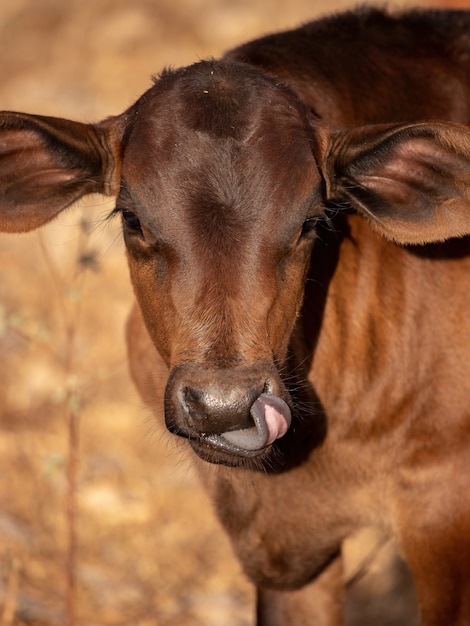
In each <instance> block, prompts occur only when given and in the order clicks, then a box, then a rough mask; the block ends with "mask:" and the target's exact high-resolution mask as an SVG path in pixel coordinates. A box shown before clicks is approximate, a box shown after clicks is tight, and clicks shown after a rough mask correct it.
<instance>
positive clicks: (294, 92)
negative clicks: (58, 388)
mask: <svg viewBox="0 0 470 626" xmlns="http://www.w3.org/2000/svg"><path fill="white" fill-rule="evenodd" d="M469 32H470V14H469V13H467V12H432V11H429V12H411V13H409V14H404V15H403V16H398V17H394V16H388V15H386V14H384V13H382V12H380V11H376V10H372V9H371V10H361V11H358V12H356V13H347V14H344V15H339V16H337V17H333V18H328V19H325V20H321V21H318V22H313V23H312V24H311V25H307V26H305V27H303V28H301V29H298V30H295V31H292V32H288V33H283V34H279V35H273V36H270V37H267V38H264V39H261V40H258V41H255V42H251V43H249V44H246V45H245V46H242V47H240V48H239V49H237V50H235V51H233V52H231V53H229V54H228V55H227V56H226V57H225V59H224V60H222V61H211V62H202V63H199V64H196V65H194V66H191V67H189V68H182V69H181V70H178V71H176V72H166V73H164V75H162V77H161V78H160V79H159V80H158V81H156V83H155V85H154V86H153V87H152V88H151V89H150V90H149V91H148V92H147V93H145V94H144V95H143V96H142V97H141V98H140V99H139V101H138V102H137V103H136V104H135V105H133V106H132V107H131V108H130V109H129V110H128V111H126V112H124V113H123V114H122V115H120V116H117V117H115V118H110V119H108V120H105V121H103V122H102V123H100V124H96V125H86V124H79V123H77V122H69V121H66V120H56V119H53V118H44V117H38V116H31V115H25V114H19V113H3V114H1V116H0V156H1V159H0V194H1V195H0V227H1V228H2V230H5V231H10V232H14V231H21V230H30V229H32V228H36V227H38V226H40V225H41V224H42V223H45V222H47V221H49V220H50V219H52V218H53V217H54V216H55V215H56V214H57V213H58V212H59V211H61V210H62V209H64V208H65V207H66V206H68V205H69V204H70V203H72V202H74V201H75V200H76V199H78V198H79V197H81V196H83V195H86V194H88V193H92V192H96V191H101V192H103V193H108V194H116V195H117V196H118V199H117V211H118V212H119V213H121V215H122V219H123V227H124V237H125V241H126V245H127V250H128V258H129V266H130V273H131V278H132V282H133V285H134V289H135V293H136V297H137V301H138V307H135V308H134V311H133V313H132V316H131V318H130V321H129V325H128V343H129V357H130V364H131V370H132V374H133V376H134V379H135V381H136V384H137V386H138V387H139V390H140V392H141V394H142V396H143V398H144V399H145V400H146V401H147V402H148V403H149V404H150V406H152V407H153V408H154V409H155V412H156V413H157V414H158V415H160V414H161V412H162V408H163V405H164V409H165V419H166V423H167V425H168V427H169V429H170V430H171V431H172V432H174V433H175V434H177V435H180V436H182V437H185V438H186V439H187V440H188V441H189V444H190V446H191V447H192V449H193V450H194V452H196V455H193V456H194V462H195V463H196V465H197V467H198V470H199V472H200V474H201V476H202V479H203V481H204V484H205V485H206V487H207V489H208V491H209V493H210V494H211V496H212V498H213V501H214V504H215V508H216V510H217V513H218V515H219V517H220V520H221V522H222V524H223V526H224V527H225V529H226V531H227V532H228V534H229V535H230V537H231V540H232V542H233V546H234V549H235V552H236V553H237V555H238V557H239V559H240V561H241V563H242V565H243V567H244V569H245V571H246V573H247V574H248V576H250V577H251V579H252V580H253V581H254V583H255V584H256V585H257V586H258V588H259V604H258V624H260V625H261V626H286V625H288V624H296V625H302V624H309V623H312V620H313V621H314V622H315V623H317V624H322V625H323V626H330V625H331V626H334V625H338V624H339V623H341V584H340V578H341V576H340V575H341V567H340V562H339V560H338V558H337V557H338V556H339V554H340V551H341V544H342V542H343V540H344V539H345V538H346V537H348V536H349V535H351V534H352V533H353V532H355V531H356V530H357V529H359V528H361V527H363V526H367V525H377V526H379V527H381V528H382V529H384V530H385V531H387V532H388V533H390V534H391V535H393V536H394V537H395V538H396V540H397V542H398V544H399V547H400V549H401V552H402V554H403V556H404V557H405V559H406V560H407V562H408V564H409V566H410V568H411V571H412V573H413V575H414V578H415V583H416V589H417V593H418V598H419V603H420V610H421V619H422V623H423V624H424V625H426V626H438V625H442V624H449V625H451V624H452V625H454V626H463V625H464V624H469V623H470V600H469V599H470V539H469V533H468V528H469V524H470V499H469V498H468V496H467V491H468V489H467V487H468V479H467V476H468V474H469V469H470V467H469V465H470V460H469V459H470V456H469V449H470V421H469V418H470V416H469V408H468V399H469V395H470V382H469V381H470V323H469V321H468V320H469V316H468V311H469V310H470V290H469V289H468V276H469V275H470V243H469V241H470V240H469V237H468V236H467V235H468V234H470V207H469V202H470V191H469V190H470V129H469V128H468V127H467V126H466V124H468V123H469V121H470V120H469V109H468V106H469V102H470V97H469V96H470V93H469V92H470V84H469V76H470V66H469V63H470V61H469V59H470V40H469V34H468V33H469ZM280 80H281V81H283V82H280ZM425 118H430V119H431V120H433V121H431V122H423V121H420V120H424V119H425ZM348 127H349V128H348ZM456 237H462V238H461V239H456ZM393 241H395V242H397V243H399V244H407V247H400V246H399V245H396V243H393ZM167 376H169V378H168V383H167V385H166V388H163V386H162V379H164V378H165V379H166V377H167ZM263 393H264V394H266V393H268V394H269V395H271V396H277V397H279V398H281V399H283V400H284V401H285V402H287V403H288V404H289V405H290V407H291V410H292V413H293V418H292V425H291V427H290V429H289V430H288V432H287V434H286V435H285V436H284V437H282V438H280V439H277V440H276V441H275V442H274V443H273V444H272V445H270V446H268V447H267V448H264V449H263V450H255V451H254V452H247V451H244V450H242V449H237V448H236V447H233V446H232V447H230V446H229V445H226V444H225V443H223V439H221V438H220V435H221V434H222V433H225V432H227V431H238V430H244V429H246V428H248V427H250V426H251V425H252V413H251V407H252V405H253V403H254V402H255V401H256V399H257V398H258V397H259V396H260V394H263ZM207 461H209V462H210V463H207ZM214 464H218V465H219V467H215V466H214Z"/></svg>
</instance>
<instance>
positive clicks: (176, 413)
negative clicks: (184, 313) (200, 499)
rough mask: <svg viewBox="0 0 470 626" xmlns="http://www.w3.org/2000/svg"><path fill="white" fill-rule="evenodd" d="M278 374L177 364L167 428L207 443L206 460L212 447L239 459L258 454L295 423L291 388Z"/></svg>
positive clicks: (168, 391)
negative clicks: (288, 391) (292, 419)
mask: <svg viewBox="0 0 470 626" xmlns="http://www.w3.org/2000/svg"><path fill="white" fill-rule="evenodd" d="M274 374H275V372H273V371H272V370H271V371H266V370H265V369H264V368H262V369H260V370H259V371H256V370H255V371H253V369H251V368H250V369H249V370H248V369H242V368H233V369H223V370H207V369H202V368H198V367H196V366H193V365H186V364H185V365H182V366H179V367H177V368H176V369H175V370H174V371H173V373H172V375H171V376H170V379H169V381H168V385H167V389H166V394H165V418H166V423H167V426H168V428H169V430H170V431H171V432H173V433H175V434H177V435H180V436H182V437H186V438H188V439H190V440H191V442H192V443H193V444H194V443H196V444H197V443H200V444H203V445H204V447H205V454H204V456H205V458H207V448H208V447H209V448H212V449H214V450H215V451H217V450H218V451H221V452H224V453H228V454H231V455H235V456H239V457H254V456H258V455H259V454H261V453H262V452H263V451H264V450H265V449H266V448H267V447H269V446H270V445H271V444H272V443H274V442H275V441H276V440H277V439H279V438H281V437H282V436H283V435H285V433H286V432H287V430H288V429H289V426H290V423H291V411H290V408H289V405H288V401H289V397H288V394H287V391H286V390H285V388H284V386H283V385H282V383H281V381H280V380H279V379H278V376H277V375H274ZM281 395H282V396H284V398H282V397H281ZM193 447H194V446H193ZM196 451H197V450H196Z"/></svg>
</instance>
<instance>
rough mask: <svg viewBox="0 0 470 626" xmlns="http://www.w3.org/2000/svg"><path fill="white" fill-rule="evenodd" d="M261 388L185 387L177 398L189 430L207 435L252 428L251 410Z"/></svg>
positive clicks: (261, 390)
mask: <svg viewBox="0 0 470 626" xmlns="http://www.w3.org/2000/svg"><path fill="white" fill-rule="evenodd" d="M263 389H264V386H263V387H261V386H256V387H250V388H249V389H246V388H243V389H240V388H233V387H232V388H230V389H227V388H223V387H222V388H221V387H218V386H217V385H210V386H206V387H205V388H204V389H198V388H195V387H193V386H186V385H184V386H183V387H182V389H181V391H180V393H179V394H178V396H179V401H180V403H181V405H182V408H183V410H184V412H185V413H186V414H187V417H188V423H189V425H190V427H191V429H194V431H196V432H197V433H200V434H205V435H209V434H220V433H223V432H226V431H230V430H238V429H243V428H250V427H251V426H253V419H252V417H251V414H250V410H251V407H252V406H253V404H254V402H255V401H256V399H257V398H258V397H259V396H260V395H261V394H262V393H263Z"/></svg>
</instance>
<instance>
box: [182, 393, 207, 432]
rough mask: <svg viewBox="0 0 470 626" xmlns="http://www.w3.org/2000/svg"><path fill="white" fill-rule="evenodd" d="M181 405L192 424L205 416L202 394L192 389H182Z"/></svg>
mask: <svg viewBox="0 0 470 626" xmlns="http://www.w3.org/2000/svg"><path fill="white" fill-rule="evenodd" d="M180 401H181V404H182V405H183V408H184V409H185V410H186V412H187V414H188V416H189V418H190V420H191V421H192V422H193V425H194V422H198V423H199V422H201V421H202V420H204V418H205V416H206V403H205V402H204V392H202V391H200V390H198V389H193V388H192V387H184V388H183V389H182V392H181V397H180Z"/></svg>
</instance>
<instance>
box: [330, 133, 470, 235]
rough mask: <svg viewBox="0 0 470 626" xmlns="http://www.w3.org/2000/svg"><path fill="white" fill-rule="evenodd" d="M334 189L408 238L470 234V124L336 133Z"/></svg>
mask: <svg viewBox="0 0 470 626" xmlns="http://www.w3.org/2000/svg"><path fill="white" fill-rule="evenodd" d="M323 163H324V175H325V180H326V185H327V195H328V198H329V200H331V201H332V202H334V203H341V202H345V201H346V202H348V203H349V204H350V205H352V206H353V207H354V208H355V209H356V210H357V211H358V212H359V213H362V214H364V215H366V216H368V217H369V218H371V219H372V223H373V225H374V226H375V228H376V229H377V230H378V231H379V232H380V233H382V234H383V235H385V236H386V237H388V238H390V239H393V240H394V241H397V242H398V243H403V244H408V243H411V244H422V243H429V242H433V241H442V240H444V239H449V238H450V237H459V236H462V235H466V234H469V233H470V128H468V127H466V126H461V125H459V124H450V123H429V124H427V123H422V124H421V123H419V124H407V125H400V126H396V125H394V126H366V127H363V128H356V129H353V130H350V131H344V132H340V133H338V134H336V135H333V136H332V137H331V138H330V141H329V145H328V149H327V153H326V155H325V158H324V162H323Z"/></svg>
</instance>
